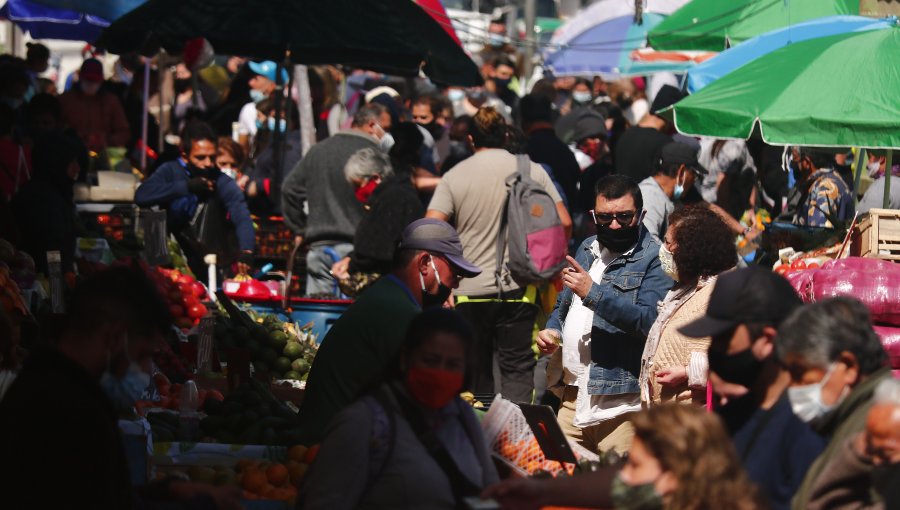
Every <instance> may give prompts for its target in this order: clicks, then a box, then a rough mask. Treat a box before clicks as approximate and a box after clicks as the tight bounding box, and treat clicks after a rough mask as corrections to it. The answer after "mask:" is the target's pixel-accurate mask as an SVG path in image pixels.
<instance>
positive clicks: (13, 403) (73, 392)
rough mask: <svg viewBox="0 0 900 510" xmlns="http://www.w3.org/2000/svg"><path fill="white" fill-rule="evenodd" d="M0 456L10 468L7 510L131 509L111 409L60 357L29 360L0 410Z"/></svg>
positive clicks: (4, 485) (82, 373)
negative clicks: (49, 484)
mask: <svg viewBox="0 0 900 510" xmlns="http://www.w3.org/2000/svg"><path fill="white" fill-rule="evenodd" d="M0 451H2V452H3V462H4V463H5V464H6V466H8V467H9V469H6V470H5V471H6V474H5V475H4V476H2V477H0V493H2V494H4V507H6V508H37V507H40V508H75V507H89V508H103V509H106V508H109V509H125V508H131V507H132V503H133V501H132V491H131V481H130V478H129V475H128V473H129V470H128V461H127V460H126V458H125V450H124V447H123V446H122V438H121V436H120V434H119V427H118V425H117V417H116V411H115V409H114V408H113V405H112V402H111V401H110V400H109V398H107V396H106V394H105V393H104V392H103V390H102V389H101V388H100V384H99V383H98V382H97V380H96V378H94V377H93V376H91V374H89V373H88V372H87V371H86V370H85V369H84V368H82V367H81V366H80V365H78V364H76V363H75V362H73V361H72V360H70V359H69V358H67V357H65V356H63V355H61V354H59V353H56V352H45V353H40V354H35V355H34V356H32V357H31V358H30V359H28V361H26V362H25V366H24V367H23V368H22V371H21V373H19V376H18V377H17V378H16V380H15V382H13V384H12V386H11V387H10V388H9V391H8V392H7V393H6V396H5V397H4V399H3V401H2V402H0ZM48 470H50V471H48ZM50 472H53V473H58V474H59V476H51V475H50ZM48 476H49V477H50V478H52V479H53V482H52V489H51V488H50V487H48V485H47V483H48ZM18 498H23V499H22V500H20V501H16V500H17V499H18Z"/></svg>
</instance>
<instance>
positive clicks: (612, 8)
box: [550, 0, 688, 47]
mask: <svg viewBox="0 0 900 510" xmlns="http://www.w3.org/2000/svg"><path fill="white" fill-rule="evenodd" d="M687 2H688V0H652V1H651V2H648V5H646V6H645V7H644V8H643V10H642V13H654V14H664V15H668V14H672V13H673V12H675V11H676V10H678V9H679V8H680V7H682V6H683V5H684V4H686V3H687ZM622 16H631V17H632V18H634V17H635V12H634V0H600V1H599V2H594V3H593V4H591V5H590V6H588V7H587V8H585V9H582V10H580V11H578V13H577V14H576V15H575V16H572V19H570V20H569V21H567V22H565V23H564V24H563V25H562V26H561V27H559V28H558V29H557V30H556V32H554V33H553V37H552V38H551V39H550V43H551V45H552V46H554V47H560V46H563V45H565V44H567V43H569V42H570V41H571V40H572V39H574V38H575V37H577V36H578V35H580V34H581V33H583V32H585V31H586V30H588V29H591V28H594V27H596V26H598V25H600V24H602V23H606V22H607V21H610V20H612V19H615V18H621V17H622Z"/></svg>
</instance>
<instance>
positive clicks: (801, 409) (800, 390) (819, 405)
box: [787, 363, 843, 423]
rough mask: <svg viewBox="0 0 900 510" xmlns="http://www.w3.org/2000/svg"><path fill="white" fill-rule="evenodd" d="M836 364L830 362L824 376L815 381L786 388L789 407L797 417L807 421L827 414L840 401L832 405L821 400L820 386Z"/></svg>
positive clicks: (826, 379) (829, 375)
mask: <svg viewBox="0 0 900 510" xmlns="http://www.w3.org/2000/svg"><path fill="white" fill-rule="evenodd" d="M836 366H837V363H832V364H831V366H829V367H828V371H827V372H825V377H823V378H822V380H821V381H819V382H817V383H813V384H807V385H805V386H792V387H790V388H788V390H787V393H788V400H790V402H791V408H792V409H793V410H794V414H795V415H797V418H800V419H801V420H803V421H805V422H806V423H809V422H811V421H813V420H815V419H817V418H821V417H822V416H824V415H826V414H828V412H829V411H831V410H832V409H834V407H835V406H836V405H837V404H838V403H839V402H840V399H838V402H835V403H834V404H832V405H826V404H825V403H824V402H822V387H823V386H825V384H826V383H827V382H828V378H829V377H831V374H832V373H833V372H834V369H835V367H836ZM841 398H843V396H842V397H841Z"/></svg>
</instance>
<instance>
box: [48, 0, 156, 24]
mask: <svg viewBox="0 0 900 510" xmlns="http://www.w3.org/2000/svg"><path fill="white" fill-rule="evenodd" d="M36 1H37V2H38V3H41V4H44V5H49V6H51V7H57V8H59V9H69V10H70V11H75V12H84V13H87V14H93V15H95V16H100V17H101V18H103V19H105V20H109V21H115V20H117V19H119V18H121V17H122V16H124V15H125V13H127V12H129V11H132V10H134V9H136V8H137V7H138V6H140V5H141V4H143V3H144V2H145V1H146V0H36Z"/></svg>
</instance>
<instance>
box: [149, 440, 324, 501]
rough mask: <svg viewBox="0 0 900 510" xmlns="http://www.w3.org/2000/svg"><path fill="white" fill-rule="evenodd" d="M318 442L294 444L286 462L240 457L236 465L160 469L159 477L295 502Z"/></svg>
mask: <svg viewBox="0 0 900 510" xmlns="http://www.w3.org/2000/svg"><path fill="white" fill-rule="evenodd" d="M317 453H318V446H313V447H310V448H307V447H306V446H301V445H295V446H292V447H291V448H290V449H288V451H287V458H285V459H284V461H283V462H274V461H267V460H261V459H248V458H244V459H240V460H238V461H237V463H235V464H234V465H230V466H225V465H213V466H187V467H183V468H169V469H163V470H160V471H159V472H158V473H157V475H158V476H159V477H160V478H166V477H175V478H180V479H183V480H191V481H194V482H202V483H209V484H213V485H217V486H229V485H232V486H236V487H238V488H240V489H241V490H242V492H243V499H248V500H257V499H264V500H265V499H267V500H279V501H285V502H288V503H290V504H291V506H293V505H294V503H295V502H296V499H297V488H298V487H299V486H300V483H301V482H302V481H303V479H304V477H305V476H306V472H307V471H308V470H309V465H310V464H311V463H312V462H313V460H315V458H316V455H317Z"/></svg>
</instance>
